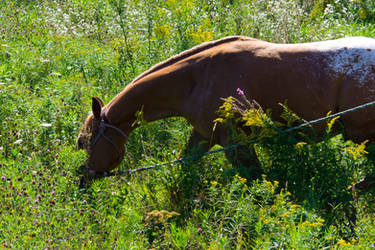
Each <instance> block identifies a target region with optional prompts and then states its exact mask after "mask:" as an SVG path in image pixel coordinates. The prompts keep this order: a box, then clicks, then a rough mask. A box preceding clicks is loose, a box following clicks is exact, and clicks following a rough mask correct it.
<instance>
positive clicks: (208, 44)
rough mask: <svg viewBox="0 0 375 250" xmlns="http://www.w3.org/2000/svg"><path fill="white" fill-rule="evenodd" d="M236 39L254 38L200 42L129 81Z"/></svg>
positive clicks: (239, 38) (230, 38)
mask: <svg viewBox="0 0 375 250" xmlns="http://www.w3.org/2000/svg"><path fill="white" fill-rule="evenodd" d="M238 40H254V39H253V38H249V37H244V36H229V37H224V38H222V39H219V40H215V41H210V42H205V43H202V44H200V45H197V46H195V47H193V48H191V49H188V50H185V51H183V52H181V53H179V54H177V55H175V56H172V57H170V58H169V59H167V60H165V61H162V62H160V63H158V64H156V65H154V66H152V67H151V68H150V69H149V70H147V71H145V72H143V73H142V74H141V75H139V76H138V77H136V78H135V79H134V80H133V81H132V82H131V83H135V82H137V81H139V80H140V79H142V78H144V77H145V76H147V75H149V74H151V73H154V72H155V71H157V70H160V69H162V68H165V67H168V66H170V65H172V64H173V63H175V62H178V61H180V60H183V59H185V58H188V57H190V56H192V55H195V54H198V53H199V52H202V51H204V50H207V49H210V48H213V47H215V46H218V45H221V44H224V43H229V42H233V41H238Z"/></svg>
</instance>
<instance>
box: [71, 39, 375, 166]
mask: <svg viewBox="0 0 375 250" xmlns="http://www.w3.org/2000/svg"><path fill="white" fill-rule="evenodd" d="M238 88H240V89H241V90H243V91H244V92H245V94H246V95H247V97H248V98H250V99H254V100H256V101H257V102H258V103H259V104H260V105H261V106H262V107H263V108H265V109H272V115H273V119H276V120H277V119H278V118H279V115H280V114H281V111H282V110H281V107H280V105H279V103H280V102H284V101H285V100H287V101H288V106H289V107H290V108H291V109H292V110H293V111H294V112H295V113H297V114H298V115H299V116H300V117H302V118H304V119H306V120H312V119H316V118H319V117H322V116H325V115H326V114H327V113H328V112H329V111H333V112H339V111H342V110H345V109H348V108H351V107H354V106H357V105H360V104H363V103H366V102H369V101H372V100H374V99H375V40H374V39H371V38H364V37H353V38H343V39H338V40H331V41H325V42H316V43H306V44H273V43H268V42H264V41H259V40H256V39H252V38H247V37H239V36H235V37H227V38H224V39H221V40H217V41H213V42H208V43H204V44H202V45H200V46H197V47H194V48H193V49H190V50H188V51H185V52H183V53H181V54H179V55H177V56H174V57H172V58H170V59H168V60H166V61H164V62H162V63H159V64H157V65H155V66H154V67H152V68H151V69H150V70H148V71H146V72H145V73H143V74H142V75H140V76H139V77H137V78H136V79H135V80H134V81H133V82H132V83H131V84H129V85H128V86H126V88H125V89H124V90H123V91H122V92H121V93H119V94H118V95H117V96H116V97H115V98H114V99H113V100H112V101H111V102H110V103H109V104H107V105H105V106H104V104H103V102H102V101H101V100H100V99H99V98H96V97H95V98H93V100H92V101H93V102H92V114H91V115H89V117H88V118H87V120H86V121H85V123H84V125H83V128H82V131H81V133H80V135H79V138H78V143H79V147H80V148H84V149H85V150H87V151H88V159H87V167H88V169H90V170H92V171H97V172H104V171H110V170H112V169H114V168H115V167H116V166H118V164H119V163H120V162H121V160H122V158H123V157H122V156H123V154H124V144H125V142H126V141H127V135H129V134H130V133H131V132H132V130H133V129H135V126H133V123H134V121H135V113H136V112H137V111H139V110H141V109H142V108H143V112H144V119H145V120H146V121H154V120H157V119H162V118H165V117H171V116H182V117H185V118H186V119H187V120H188V121H189V122H190V123H191V124H192V126H193V134H192V136H191V139H190V142H189V147H194V146H196V145H198V143H199V142H201V141H204V143H203V146H202V143H201V144H200V145H201V147H202V148H203V149H204V150H209V148H210V147H211V146H212V145H214V144H219V145H222V146H225V145H228V143H231V139H230V138H229V135H228V132H227V129H226V128H224V127H221V126H217V127H216V128H215V129H213V125H214V124H213V120H214V119H215V118H216V116H217V114H216V111H217V110H218V108H219V106H220V105H221V104H222V101H221V98H222V97H228V96H231V95H232V96H234V95H236V90H237V89H238ZM342 122H343V124H344V125H345V129H346V135H347V136H348V138H349V139H352V140H354V141H356V142H361V141H363V140H366V139H368V140H370V141H374V140H375V110H374V109H373V108H366V109H362V110H359V111H357V112H353V113H350V114H347V115H345V116H344V117H342ZM323 128H324V124H323V125H322V124H320V125H316V126H315V129H316V131H317V132H318V133H319V132H321V131H322V130H323ZM130 143H131V142H130Z"/></svg>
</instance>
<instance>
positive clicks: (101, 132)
mask: <svg viewBox="0 0 375 250" xmlns="http://www.w3.org/2000/svg"><path fill="white" fill-rule="evenodd" d="M105 128H112V129H114V130H116V131H117V132H119V133H120V134H121V135H122V136H123V137H124V138H125V139H127V140H129V137H128V136H127V134H125V133H124V131H122V130H121V129H119V128H118V127H116V126H114V125H112V124H109V123H106V122H105V120H104V117H103V118H102V119H101V120H100V124H99V132H98V135H97V136H96V137H95V139H94V141H93V142H92V143H91V147H94V146H95V144H96V143H97V142H98V140H99V138H100V137H101V136H102V137H103V138H104V139H105V140H106V141H108V142H109V143H110V144H111V145H112V146H113V147H114V148H115V149H116V151H117V153H118V154H119V159H118V161H119V162H120V161H122V159H123V158H124V156H123V155H121V151H120V149H119V148H118V147H117V146H116V144H115V143H114V142H113V141H112V140H111V139H110V138H109V137H108V136H106V135H105V134H104V131H105Z"/></svg>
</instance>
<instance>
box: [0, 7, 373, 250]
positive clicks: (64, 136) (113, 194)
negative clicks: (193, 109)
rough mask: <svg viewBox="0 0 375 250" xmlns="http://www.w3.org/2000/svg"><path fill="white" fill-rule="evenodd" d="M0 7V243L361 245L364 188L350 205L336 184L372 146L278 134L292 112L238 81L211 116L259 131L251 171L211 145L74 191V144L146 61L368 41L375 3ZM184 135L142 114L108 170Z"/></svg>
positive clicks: (368, 224)
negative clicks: (96, 99) (205, 48)
mask: <svg viewBox="0 0 375 250" xmlns="http://www.w3.org/2000/svg"><path fill="white" fill-rule="evenodd" d="M0 10H1V11H0V248H15V249H19V248H21V249H22V248H103V249H107V248H138V249H145V248H194V249H199V248H204V249H207V248H211V249H214V248H215V249H217V248H234V247H237V248H271V247H278V248H324V247H327V248H328V247H330V248H342V247H353V248H355V247H362V248H371V247H373V246H372V245H371V244H373V242H375V238H374V235H375V232H374V218H375V217H374V211H375V208H374V205H373V204H375V203H374V194H373V192H368V193H366V194H361V195H358V196H357V197H356V201H351V193H350V191H348V190H347V186H349V185H352V184H353V182H356V181H358V180H359V179H360V178H361V177H363V176H365V175H367V174H371V173H372V171H373V164H372V163H371V162H370V161H369V160H368V159H367V157H368V158H371V157H370V155H371V150H370V146H368V147H366V146H367V144H365V143H363V144H361V145H357V144H354V143H352V142H348V141H345V140H344V139H343V137H341V136H336V137H333V138H331V137H332V136H331V134H332V131H331V129H330V128H329V126H330V125H331V124H332V129H333V128H335V126H336V125H338V121H331V122H330V123H328V124H327V135H326V137H324V139H323V141H319V142H318V141H316V140H314V136H312V135H311V134H310V133H307V132H309V130H307V131H302V135H303V136H301V135H298V136H297V137H295V134H284V133H282V132H281V131H282V129H284V128H285V127H291V126H293V125H294V124H296V123H297V124H298V123H299V122H301V120H300V118H298V117H296V116H295V115H294V114H293V112H292V111H290V110H287V109H285V111H284V115H283V116H284V118H282V119H280V121H282V122H283V125H281V124H279V123H277V122H275V121H273V120H272V119H270V115H269V113H268V111H267V110H265V111H264V110H262V109H261V107H260V106H259V105H257V104H256V103H253V102H250V104H251V105H252V107H253V109H251V110H249V109H248V107H249V104H248V103H247V102H246V100H245V99H243V97H242V96H243V94H247V93H242V92H241V91H242V90H239V91H238V94H239V95H237V96H235V98H233V99H230V98H228V100H231V101H230V102H226V103H225V105H227V106H226V107H225V108H224V109H221V110H220V111H219V113H218V114H219V115H220V112H222V114H225V115H227V116H221V115H220V116H219V117H218V118H219V119H218V120H217V122H218V123H219V122H225V120H228V121H229V120H231V124H232V125H235V124H236V123H241V126H242V125H246V126H245V128H246V129H242V128H243V127H241V126H238V128H236V127H235V126H232V128H233V135H234V138H235V139H236V141H237V142H242V141H244V140H245V139H256V140H259V143H257V144H255V145H254V148H255V151H256V154H257V156H258V158H259V159H260V165H261V169H262V170H263V172H264V174H266V176H265V177H262V176H260V178H259V179H258V180H249V179H245V176H241V175H240V174H238V169H236V168H235V167H234V166H233V165H232V164H231V162H229V161H228V160H227V159H226V158H225V156H224V154H223V153H220V154H215V155H209V156H205V157H203V158H202V159H200V160H197V161H191V162H186V163H185V164H184V165H181V164H175V165H170V166H166V167H165V168H158V169H155V170H154V171H149V172H142V173H137V174H136V175H132V176H122V177H108V178H104V179H101V180H95V181H93V182H92V185H91V186H89V187H87V188H83V189H82V188H79V177H80V176H79V175H78V174H77V169H78V168H79V167H80V166H81V165H83V164H84V162H85V158H86V154H85V153H84V152H82V151H76V150H75V149H76V145H75V144H76V142H75V140H76V136H77V134H78V132H79V130H80V126H81V124H82V122H83V120H84V119H85V118H86V117H87V113H88V110H90V106H89V105H90V100H91V97H92V96H100V97H102V99H103V100H104V101H105V103H108V101H109V100H111V99H112V98H113V97H114V96H115V95H116V94H117V93H119V92H120V91H121V90H122V89H123V88H124V87H125V86H126V84H128V83H129V82H131V80H132V79H134V78H135V77H136V76H137V75H139V74H140V73H141V72H143V71H144V70H146V69H148V68H149V67H150V66H152V65H154V64H155V63H157V62H160V61H162V60H164V59H166V58H168V57H170V56H172V55H175V54H177V53H179V52H181V51H183V50H185V49H188V48H191V47H192V46H194V45H197V44H200V43H202V42H205V41H209V40H213V39H217V38H221V37H224V36H228V35H246V36H251V37H254V38H260V39H263V40H267V41H270V42H293V43H294V42H306V41H317V40H325V39H330V38H339V37H343V36H352V35H362V36H369V37H371V36H373V34H374V25H373V24H374V16H375V15H374V13H375V6H374V2H373V1H366V0H358V1H357V0H356V1H344V0H319V1H312V0H308V1H301V0H281V1H275V0H267V1H263V0H262V1H261V0H244V1H232V0H204V1H197V0H181V1H176V0H168V1H164V0H163V1H161V0H152V1H145V0H137V1H135V0H96V1H79V0H67V1H44V0H40V1H18V0H10V1H0ZM236 99H237V100H238V101H240V102H241V103H243V104H245V106H241V104H240V103H239V102H238V101H237V100H236ZM236 105H237V106H236ZM233 106H234V107H235V109H234V110H232V107H233ZM241 110H242V111H243V112H242V111H241ZM220 119H221V120H220ZM190 132H191V126H190V125H188V123H187V121H185V120H183V119H181V118H170V119H166V120H163V121H157V122H153V123H151V124H145V123H142V124H141V126H140V127H139V128H137V129H136V130H135V131H134V132H133V133H132V134H131V135H130V142H131V143H128V144H127V145H126V146H127V152H126V157H125V160H124V162H123V163H122V164H121V166H120V167H119V169H120V170H126V169H130V168H138V167H141V166H144V165H151V164H154V163H160V162H164V161H171V160H175V159H177V158H179V157H182V156H183V155H184V152H186V151H185V144H186V141H187V140H188V137H189V135H190ZM259 135H260V137H259ZM301 138H302V139H301ZM366 151H368V152H369V153H368V154H367V153H366ZM153 211H156V212H153ZM151 214H154V215H155V216H154V217H155V218H156V215H158V214H169V215H173V216H172V217H170V218H168V219H165V220H163V221H162V222H156V221H155V218H154V219H151V217H150V216H149V215H151ZM177 214H179V215H177ZM350 214H352V215H356V217H357V223H356V224H355V225H354V224H353V225H350V220H349V219H348V215H350ZM323 220H324V221H323ZM155 226H157V227H158V228H155Z"/></svg>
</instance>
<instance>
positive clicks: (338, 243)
mask: <svg viewBox="0 0 375 250" xmlns="http://www.w3.org/2000/svg"><path fill="white" fill-rule="evenodd" d="M337 245H340V246H344V247H347V246H351V245H352V244H350V242H346V241H345V240H344V239H341V240H339V241H338V242H337Z"/></svg>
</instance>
